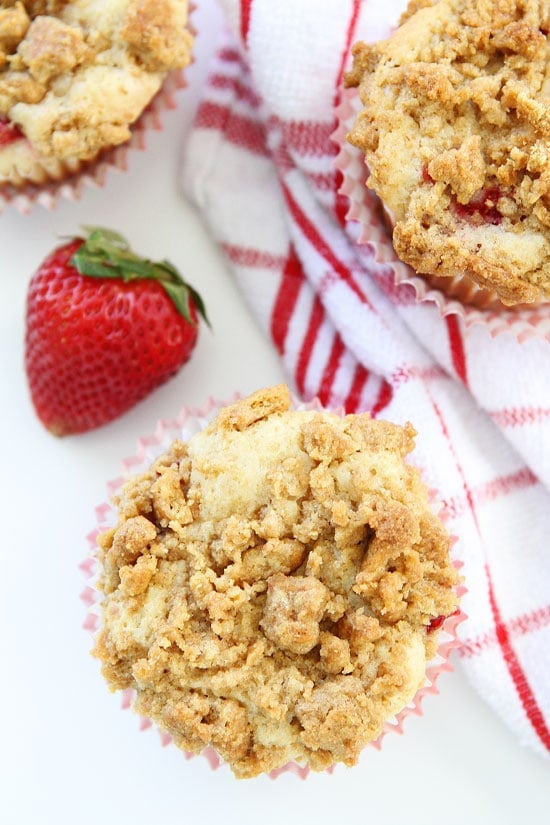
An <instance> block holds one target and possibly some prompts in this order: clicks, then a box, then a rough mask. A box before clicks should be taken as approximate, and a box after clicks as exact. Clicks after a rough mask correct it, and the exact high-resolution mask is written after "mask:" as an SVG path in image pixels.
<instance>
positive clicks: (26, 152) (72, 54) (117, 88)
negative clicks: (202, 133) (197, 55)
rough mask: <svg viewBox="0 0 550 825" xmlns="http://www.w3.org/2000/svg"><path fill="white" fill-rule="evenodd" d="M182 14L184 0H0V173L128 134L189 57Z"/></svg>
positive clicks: (64, 157) (61, 158)
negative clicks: (169, 75)
mask: <svg viewBox="0 0 550 825" xmlns="http://www.w3.org/2000/svg"><path fill="white" fill-rule="evenodd" d="M187 18H188V3H187V0H108V2H98V0H74V2H68V0H24V2H21V0H4V1H3V2H2V3H0V181H2V180H5V181H9V182H10V183H15V184H17V183H18V174H19V177H23V178H24V177H25V176H26V169H27V168H28V169H29V170H31V174H30V177H31V178H32V160H33V158H34V159H35V160H36V157H38V159H42V158H44V160H45V166H46V169H48V168H49V167H48V162H49V165H50V166H51V168H55V166H54V164H53V162H54V161H58V162H61V163H63V162H66V161H68V162H69V163H70V162H72V161H73V162H74V161H75V159H78V160H80V161H87V160H90V159H93V158H94V157H95V156H96V155H97V154H98V152H100V151H101V150H102V149H105V148H107V147H110V146H116V145H118V144H120V143H124V142H125V141H127V140H128V139H129V137H130V127H131V125H132V123H134V121H135V120H136V119H137V118H138V117H139V115H140V114H141V113H142V111H143V110H144V108H145V107H146V106H147V104H148V103H149V102H150V100H151V99H152V97H153V96H154V95H155V94H156V92H157V91H158V90H159V88H160V86H161V84H162V82H163V80H164V78H165V76H166V74H167V73H168V72H170V71H171V70H173V69H177V68H182V67H184V66H186V65H187V64H188V63H189V61H190V57H191V47H192V43H193V38H192V35H191V34H190V32H189V31H188V29H187V28H186V24H187ZM24 138H26V140H24ZM18 162H19V164H20V166H21V168H22V170H23V171H22V172H21V171H19V173H18V171H17V163H18Z"/></svg>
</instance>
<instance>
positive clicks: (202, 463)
mask: <svg viewBox="0 0 550 825" xmlns="http://www.w3.org/2000/svg"><path fill="white" fill-rule="evenodd" d="M414 434H415V433H414V430H413V428H412V427H411V425H409V424H408V425H407V426H405V427H399V426H397V425H394V424H390V423H388V422H384V421H374V420H372V419H371V418H370V417H369V416H368V415H367V414H363V415H348V416H345V417H340V416H338V415H336V414H331V413H328V412H317V411H297V410H291V409H289V396H288V390H287V388H286V387H284V386H278V387H272V388H269V389H266V390H260V391H258V392H257V393H255V394H253V395H252V396H250V397H249V398H247V399H245V400H243V401H239V402H237V403H236V404H234V405H232V406H229V407H226V408H222V410H221V411H220V412H219V414H218V416H217V417H216V419H215V420H214V421H213V422H212V423H211V424H210V425H209V426H208V427H207V428H206V429H205V430H204V431H202V432H201V433H198V434H196V435H195V436H193V438H191V440H190V441H189V442H188V443H187V444H184V443H182V442H180V441H176V442H175V443H174V444H173V445H172V446H171V448H170V449H169V451H168V452H167V453H166V454H165V455H163V456H161V457H160V458H159V459H158V460H157V461H156V462H155V463H154V464H153V466H152V467H151V469H150V470H149V471H148V472H146V473H145V474H143V475H140V476H137V477H134V478H131V479H130V480H129V481H127V482H126V484H125V485H124V487H123V489H122V492H121V494H120V496H119V498H118V501H117V506H118V513H119V516H118V525H117V526H116V527H115V528H113V529H111V530H109V531H107V532H106V533H103V534H102V535H101V536H100V538H99V548H100V550H99V558H100V563H101V577H100V589H101V590H102V591H103V602H102V608H101V614H102V620H101V629H100V632H99V634H98V637H97V640H96V646H95V649H94V655H96V656H98V657H99V658H101V659H102V662H103V668H102V669H103V674H104V676H105V677H106V679H107V681H108V683H109V685H110V687H111V688H113V689H122V688H128V687H131V688H134V689H135V690H136V693H137V698H136V702H135V709H136V710H137V711H138V712H139V713H141V714H142V715H144V716H147V717H150V718H152V719H154V720H155V721H156V722H157V724H158V725H159V726H160V728H161V729H163V730H166V731H168V732H169V733H170V734H171V735H172V736H173V738H174V740H175V742H176V743H177V744H178V745H179V746H180V747H181V748H183V749H185V750H191V751H195V752H198V751H200V750H202V749H203V748H204V747H205V746H207V745H209V744H210V745H212V746H213V747H214V748H215V749H216V750H217V751H218V753H219V754H220V755H221V756H222V757H223V758H224V759H225V760H226V761H227V762H228V763H229V764H230V766H231V768H232V770H233V771H234V773H235V774H236V776H238V777H252V776H256V775H257V774H259V773H262V772H265V771H269V770H271V769H275V768H278V767H280V766H282V765H284V764H285V763H287V762H288V761H289V760H293V759H294V760H297V761H299V762H307V763H309V765H310V767H311V768H313V769H314V770H321V769H324V768H326V767H327V766H329V765H331V764H332V763H334V762H338V761H341V762H344V763H345V764H347V765H351V764H354V763H355V761H356V760H357V757H358V754H359V752H360V750H361V748H362V747H363V746H364V745H365V744H366V743H368V742H370V741H371V740H373V739H376V738H377V737H378V736H379V734H380V732H381V729H382V727H383V724H384V722H385V721H386V720H387V719H388V718H389V717H391V716H392V715H393V714H395V713H397V712H398V711H400V710H401V709H402V708H403V707H404V706H405V705H407V704H408V703H409V702H410V700H411V698H412V697H413V696H414V694H415V693H416V691H417V689H418V688H419V687H420V686H421V685H422V683H423V681H424V678H425V666H426V661H427V660H428V659H430V658H431V657H432V656H433V655H434V652H435V649H436V643H437V642H436V639H437V633H438V630H437V628H438V627H439V625H440V624H441V622H442V619H443V617H444V616H447V615H449V614H450V613H452V612H453V611H454V610H455V608H456V595H455V592H454V590H453V586H454V584H455V583H456V573H455V569H454V567H453V566H452V565H451V563H450V561H449V537H448V535H447V533H446V531H445V529H444V528H443V527H442V525H441V523H440V521H439V520H438V519H437V518H436V516H435V515H433V514H432V512H431V510H430V507H429V504H428V496H427V491H426V488H425V487H424V485H423V484H422V482H421V480H420V475H419V471H418V470H417V469H415V468H413V467H411V466H409V465H408V464H407V463H405V462H404V457H405V456H406V454H407V453H409V452H410V451H411V450H412V448H413V437H414Z"/></svg>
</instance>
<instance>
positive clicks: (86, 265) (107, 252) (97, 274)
mask: <svg viewBox="0 0 550 825" xmlns="http://www.w3.org/2000/svg"><path fill="white" fill-rule="evenodd" d="M83 229H84V231H85V233H86V236H85V237H84V238H83V239H82V240H83V243H82V244H81V246H80V247H79V248H78V249H77V251H76V252H75V253H74V255H73V256H72V258H71V260H70V264H71V266H74V268H75V269H76V270H78V272H80V274H81V275H89V276H90V277H92V278H118V279H120V280H122V281H123V282H124V283H129V282H130V281H136V280H140V279H144V278H146V279H150V280H153V281H157V282H158V283H159V284H160V285H161V286H162V288H163V289H164V291H165V292H166V294H167V295H168V296H169V298H170V300H171V301H172V303H173V304H174V306H175V307H176V309H177V311H178V312H179V314H180V315H182V316H183V318H185V320H186V321H187V322H188V323H190V324H192V325H193V326H195V323H196V322H195V321H194V320H193V318H192V316H191V313H190V300H192V301H193V303H194V305H195V307H196V309H197V312H198V313H199V314H200V315H201V316H202V318H203V319H204V321H205V322H206V323H207V324H208V326H210V321H209V320H208V316H207V314H206V308H205V305H204V301H203V300H202V298H201V296H200V295H199V293H198V292H197V290H196V289H194V288H193V287H192V286H191V284H188V283H187V282H186V281H184V280H183V278H182V277H181V275H180V273H179V272H178V270H177V269H176V268H175V267H174V266H173V265H172V264H171V263H170V262H169V261H159V262H154V261H150V260H148V259H146V258H141V257H140V256H139V255H136V254H135V252H133V250H132V249H131V248H130V246H129V244H128V242H127V240H126V239H125V238H124V237H123V236H122V235H120V234H119V233H118V232H114V231H113V230H112V229H105V228H103V227H90V226H85V227H83Z"/></svg>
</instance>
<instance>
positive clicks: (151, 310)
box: [25, 229, 208, 435]
mask: <svg viewBox="0 0 550 825" xmlns="http://www.w3.org/2000/svg"><path fill="white" fill-rule="evenodd" d="M86 232H87V237H86V239H85V240H83V239H82V238H75V239H74V240H72V241H71V242H69V243H67V244H65V245H64V246H61V247H59V248H58V249H56V250H54V252H52V254H51V255H50V256H49V257H48V258H46V260H45V261H44V262H43V263H42V265H41V266H40V267H39V269H38V271H37V272H36V273H35V275H34V276H33V278H32V280H31V283H30V286H29V293H28V298H27V333H26V342H25V343H26V352H25V366H26V370H27V377H28V381H29V387H30V391H31V396H32V400H33V404H34V406H35V408H36V412H37V415H38V417H39V418H40V420H41V421H42V423H43V424H44V425H45V426H46V427H47V428H48V430H50V431H51V432H52V433H54V434H55V435H67V434H69V433H81V432H85V431H86V430H91V429H93V428H94V427H99V426H100V425H102V424H106V423H107V422H108V421H112V419H114V418H117V416H119V415H121V414H122V413H123V412H126V410H128V409H130V407H132V406H133V405H134V404H136V403H137V402H138V401H139V400H140V399H142V398H144V397H145V396H146V395H148V393H150V392H151V391H152V390H153V389H155V387H157V386H158V385H159V384H162V383H163V382H164V381H166V380H167V379H168V378H170V377H171V376H172V375H174V374H175V373H176V372H177V371H178V370H179V369H180V367H181V366H182V365H183V364H184V363H185V362H186V361H187V360H188V358H189V356H190V355H191V352H192V351H193V348H194V346H195V343H196V341H197V333H198V327H197V312H198V313H200V314H201V315H202V317H203V318H204V319H205V321H207V322H208V319H207V318H206V314H205V310H204V305H203V302H202V299H201V298H200V296H199V294H198V293H197V292H196V291H195V290H194V289H193V288H192V287H191V286H189V284H186V283H185V282H184V281H183V279H182V278H181V277H180V275H179V274H178V272H177V271H176V269H174V267H173V266H172V265H171V264H170V263H168V262H167V261H162V262H160V263H152V262H151V261H146V260H143V259H141V258H138V257H137V255H135V254H134V253H133V252H132V251H131V250H130V248H129V247H128V244H127V243H126V241H125V240H124V238H122V237H121V236H120V235H118V234H117V233H116V232H111V231H109V230H106V229H87V230H86Z"/></svg>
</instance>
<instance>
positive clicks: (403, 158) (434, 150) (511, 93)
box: [346, 0, 550, 305]
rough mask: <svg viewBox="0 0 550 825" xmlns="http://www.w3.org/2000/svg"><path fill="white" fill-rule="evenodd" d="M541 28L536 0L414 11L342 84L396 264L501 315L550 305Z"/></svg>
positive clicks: (549, 123)
mask: <svg viewBox="0 0 550 825" xmlns="http://www.w3.org/2000/svg"><path fill="white" fill-rule="evenodd" d="M549 17H550V6H549V4H548V3H546V2H544V3H540V2H538V0H498V2H497V0H483V2H480V1H479V0H439V2H437V3H436V2H430V0H413V2H412V3H410V4H409V7H408V9H407V11H406V12H405V14H404V15H403V18H402V20H401V25H400V26H399V27H398V28H397V29H396V30H395V31H394V32H393V33H392V35H391V36H390V37H389V38H388V39H387V40H385V41H382V42H379V43H375V44H365V43H357V44H356V45H355V47H354V65H353V68H352V70H351V71H350V72H349V73H348V74H347V77H346V83H347V85H348V86H359V93H360V97H361V101H362V103H363V107H364V108H363V110H362V111H361V112H360V114H359V116H358V118H357V120H356V123H355V125H354V127H353V128H352V130H351V132H350V134H349V140H350V141H351V142H352V143H353V144H354V145H356V146H358V147H359V148H360V149H361V150H362V151H363V152H364V154H365V158H366V162H367V165H368V168H369V179H368V185H369V186H370V187H371V188H373V189H374V190H375V191H376V193H377V194H378V195H379V196H380V198H381V200H382V202H383V204H384V205H385V207H386V209H387V212H388V215H389V219H390V223H391V224H392V226H393V244H394V247H395V250H396V252H397V254H398V256H399V257H400V258H401V259H402V260H403V261H405V262H406V263H408V264H410V265H411V266H412V267H413V268H414V269H415V270H416V271H417V272H419V273H421V274H425V275H434V276H443V277H449V278H452V277H455V276H457V275H458V276H465V277H466V278H467V279H470V281H473V282H474V283H476V284H477V285H478V286H479V287H480V288H484V289H488V290H490V291H492V292H493V293H495V294H496V295H497V296H498V298H499V299H500V301H501V302H502V303H503V304H506V305H517V304H525V303H533V302H538V301H540V300H548V299H549V298H550V233H549V227H550V221H549V220H548V209H549V207H550V173H549V172H548V166H549V161H550V106H549V103H548V95H547V87H548V76H549V68H548V67H549V66H550V60H549V58H550V41H549V38H548V32H549V26H548V23H549Z"/></svg>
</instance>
